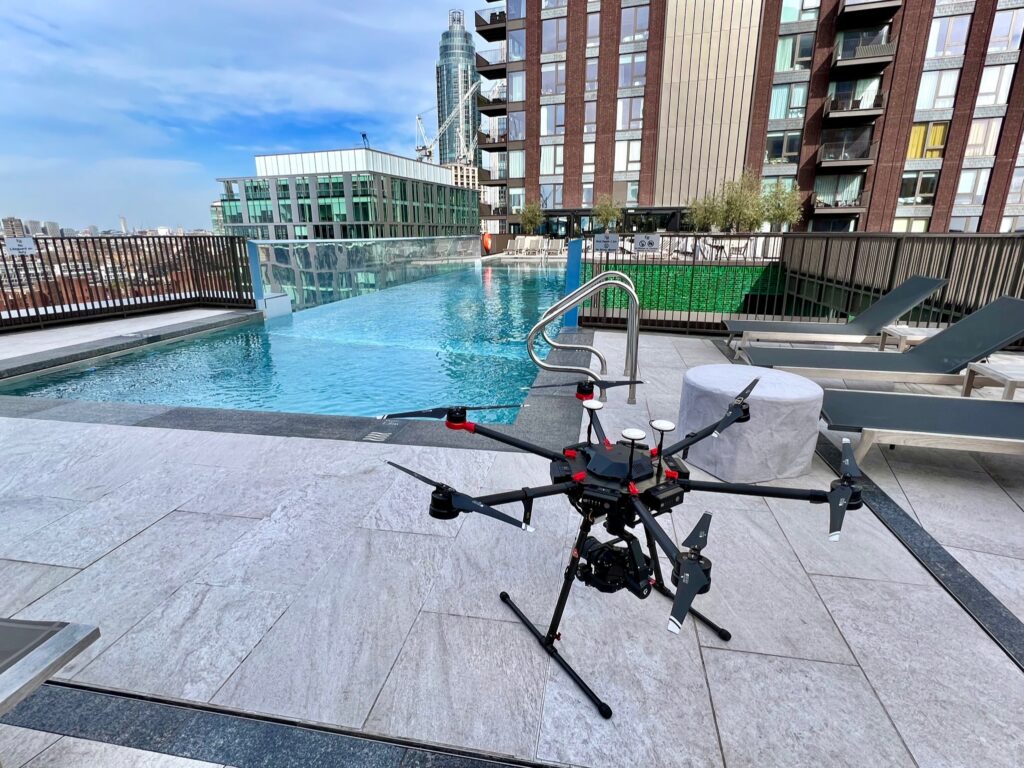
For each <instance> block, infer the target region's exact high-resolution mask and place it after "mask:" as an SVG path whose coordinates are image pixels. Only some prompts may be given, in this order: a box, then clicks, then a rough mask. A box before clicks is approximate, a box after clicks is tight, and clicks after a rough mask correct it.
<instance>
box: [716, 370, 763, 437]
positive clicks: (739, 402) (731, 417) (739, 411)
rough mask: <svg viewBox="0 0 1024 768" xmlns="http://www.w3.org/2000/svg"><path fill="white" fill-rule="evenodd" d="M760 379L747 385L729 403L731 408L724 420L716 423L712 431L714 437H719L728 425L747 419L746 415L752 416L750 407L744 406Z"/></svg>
mask: <svg viewBox="0 0 1024 768" xmlns="http://www.w3.org/2000/svg"><path fill="white" fill-rule="evenodd" d="M760 380H761V379H760V378H757V379H754V380H753V381H752V382H750V383H749V384H748V385H747V386H746V388H745V389H744V390H743V391H742V392H740V393H739V394H738V395H736V397H734V398H733V400H732V402H731V403H729V408H728V410H727V411H726V412H725V416H723V417H722V420H721V421H719V422H718V424H716V425H715V431H714V432H713V433H712V437H718V435H719V434H721V433H722V432H723V431H724V430H725V429H726V428H727V427H731V426H732V425H733V424H735V423H736V422H737V421H740V420H744V421H745V420H746V419H744V417H746V418H750V416H749V415H748V413H749V411H748V409H746V408H744V407H743V406H744V405H746V402H747V398H748V397H750V393H751V392H753V391H754V387H756V386H757V382H759V381H760Z"/></svg>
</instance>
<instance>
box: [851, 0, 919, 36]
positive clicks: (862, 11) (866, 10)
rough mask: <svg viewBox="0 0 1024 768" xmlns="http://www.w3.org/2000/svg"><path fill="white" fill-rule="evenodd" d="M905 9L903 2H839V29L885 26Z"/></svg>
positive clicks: (898, 0)
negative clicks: (900, 10)
mask: <svg viewBox="0 0 1024 768" xmlns="http://www.w3.org/2000/svg"><path fill="white" fill-rule="evenodd" d="M902 7H903V0H839V14H838V15H837V16H836V26H837V27H838V28H839V29H850V28H852V27H869V26H872V25H874V24H884V23H885V22H887V21H889V20H890V19H891V18H892V17H893V16H895V15H896V12H897V11H899V9H900V8H902Z"/></svg>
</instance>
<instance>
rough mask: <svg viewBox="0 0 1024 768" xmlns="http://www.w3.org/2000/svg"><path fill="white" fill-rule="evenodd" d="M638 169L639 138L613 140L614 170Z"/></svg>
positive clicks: (617, 171) (618, 171)
mask: <svg viewBox="0 0 1024 768" xmlns="http://www.w3.org/2000/svg"><path fill="white" fill-rule="evenodd" d="M639 170H640V139H629V140H627V141H616V142H615V172H616V173H620V172H623V171H639Z"/></svg>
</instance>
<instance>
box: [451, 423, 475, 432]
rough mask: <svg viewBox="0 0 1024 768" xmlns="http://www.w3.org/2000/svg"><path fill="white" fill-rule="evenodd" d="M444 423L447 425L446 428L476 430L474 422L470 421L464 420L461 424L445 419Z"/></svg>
mask: <svg viewBox="0 0 1024 768" xmlns="http://www.w3.org/2000/svg"><path fill="white" fill-rule="evenodd" d="M444 425H445V426H446V427H448V429H464V430H466V431H467V432H476V424H474V423H473V422H472V421H464V422H462V423H461V424H456V423H454V422H451V421H446V422H445V423H444Z"/></svg>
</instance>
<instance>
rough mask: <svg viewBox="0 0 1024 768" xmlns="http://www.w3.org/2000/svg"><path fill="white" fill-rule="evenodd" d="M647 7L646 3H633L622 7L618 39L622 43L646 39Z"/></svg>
mask: <svg viewBox="0 0 1024 768" xmlns="http://www.w3.org/2000/svg"><path fill="white" fill-rule="evenodd" d="M648 12H649V9H648V7H647V6H646V5H633V6H630V7H628V8H623V9H622V23H621V25H620V26H619V40H620V41H621V42H623V43H641V42H643V41H644V40H646V39H647V31H648V28H649V26H650V25H649V18H648Z"/></svg>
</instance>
